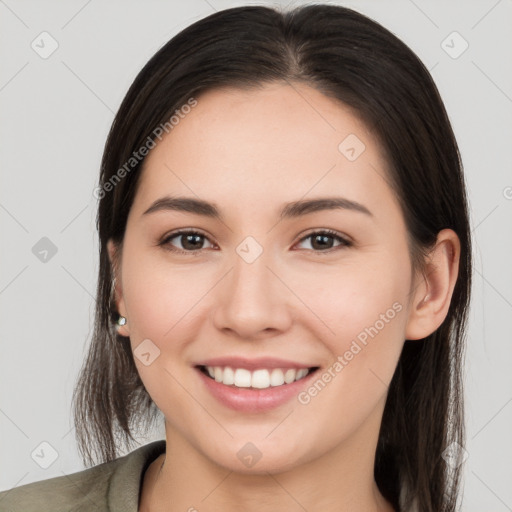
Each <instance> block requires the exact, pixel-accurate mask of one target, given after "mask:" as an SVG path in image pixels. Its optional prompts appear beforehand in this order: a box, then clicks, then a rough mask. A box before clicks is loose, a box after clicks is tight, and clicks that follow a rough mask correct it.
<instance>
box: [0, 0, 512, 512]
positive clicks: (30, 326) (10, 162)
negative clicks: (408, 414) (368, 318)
mask: <svg viewBox="0 0 512 512" xmlns="http://www.w3.org/2000/svg"><path fill="white" fill-rule="evenodd" d="M243 3H244V2H234V1H227V0H222V1H221V0H208V1H206V0H193V1H187V2H181V3H179V4H178V2H175V3H172V2H163V1H154V0H153V1H144V2H142V1H125V0H123V1H108V2H107V1H104V2H99V1H97V0H96V1H94V0H89V1H87V0H72V1H66V2H56V1H44V2H42V1H35V0H33V1H18V2H15V1H14V0H5V1H4V0H0V38H1V40H0V52H1V62H2V66H1V70H0V105H1V123H0V130H1V132H0V145H1V155H2V165H1V175H0V176H1V185H0V223H1V228H2V231H1V233H2V235H1V240H2V243H1V244H0V257H1V266H0V315H1V318H0V332H1V343H2V356H1V358H0V379H1V381H0V383H1V386H0V393H1V395H0V432H1V435H0V465H1V466H0V489H2V490H4V489H8V488H11V487H14V486H17V485H22V484H26V483H30V482H33V481H37V480H42V479H47V478H51V477H55V476H61V475H63V474H69V473H72V472H75V471H79V470H81V469H83V465H82V463H81V461H80V459H79V457H78V452H77V450H76V447H75V439H74V430H73V428H72V417H71V413H70V411H71V410H70V404H71V394H72V390H73V386H74V383H75V380H76V376H77V372H78V369H79V367H80V365H81V362H82V359H83V358H84V355H85V349H86V347H87V345H88V342H89V338H90V334H91V327H92V321H93V311H94V302H95V299H94V293H95V286H96V275H97V271H98V262H97V249H98V242H97V239H96V232H95V225H94V221H95V215H96V205H97V201H96V199H95V198H94V197H93V195H92V192H93V189H94V187H95V185H96V181H97V177H98V172H99V163H100V158H101V154H102V149H103V145H104V142H105V138H106V136H107V133H108V130H109V127H110V124H111V122H112V120H113V115H114V112H115V111H116V110H117V108H118V106H119V104H120V102H121V100H122V98H123V96H124V94H125V92H126V90H127V88H128V87H129V85H130V84H131V82H132V80H133V79H134V78H135V75H136V74H137V73H138V71H139V70H140V69H141V68H142V66H143V65H144V64H145V63H146V61H147V60H148V59H149V58H150V57H151V56H152V55H153V54H154V53H155V52H156V51H157V50H158V49H159V48H160V47H161V46H162V45H163V44H164V43H165V42H167V41H168V40H169V39H170V38H171V37H172V36H173V35H174V34H176V33H177V32H178V31H180V30H181V29H183V28H184V27H186V26H187V25H189V24H191V23H192V22H194V21H196V20H198V19H200V18H202V17H204V16H206V15H209V14H211V13H213V12H214V10H221V9H225V8H228V7H234V6H238V5H242V4H243ZM249 3H250V2H245V4H249ZM299 3H303V2H294V3H293V2H292V5H298V4H299ZM330 3H339V4H341V5H346V6H348V7H353V8H355V9H356V10H359V11H360V12H362V13H364V14H366V15H368V16H370V17H372V18H374V19H375V20H377V21H379V22H380V23H382V24H383V25H384V26H385V27H387V28H388V29H390V30H391V31H392V32H394V33H395V34H396V35H397V36H398V37H400V38H401V39H402V40H403V41H405V42H406V43H407V44H408V45H409V46H410V47H411V48H412V49H413V50H414V51H415V52H416V53H417V54H418V55H419V57H420V58H421V59H422V60H423V62H424V63H425V64H426V66H427V67H428V68H429V69H430V70H431V72H432V75H433V77H434V80H435V81H436V83H437V85H438V87H439V89H440V92H441V95H442V97H443V99H444V101H445V104H446V107H447V110H448V113H449V115H450V119H451V121H452V123H453V127H454V130H455V133H456V136H457V139H458V142H459V144H460V149H461V153H462V157H463V162H464V165H465V171H466V177H467V178H466V179H467V184H468V188H469V197H470V201H471V220H472V226H473V235H474V242H475V251H474V256H475V274H474V287H473V291H474V299H473V304H472V308H471V313H470V324H469V335H468V349H467V366H466V394H467V401H466V407H467V445H466V446H465V447H464V448H465V449H466V451H467V454H468V457H467V460H466V462H465V466H464V475H465V476H464V480H465V481H464V484H465V485H464V500H463V507H462V510H464V511H475V512H477V511H478V512H481V511H482V510H486V511H487V510H493V512H501V511H507V510H512V487H511V485H510V482H512V437H511V431H512V429H511V426H512V403H511V402H512V372H511V371H510V368H511V367H512V348H511V340H510V334H509V333H510V327H511V325H510V323H511V322H510V319H511V318H512V315H511V312H512V291H511V290H512V270H511V266H510V254H511V249H512V247H511V246H512V230H511V229H510V226H511V222H510V221H511V219H512V169H511V160H512V157H511V151H510V148H511V142H512V123H511V119H512V85H511V84H512V80H511V79H512V58H511V57H512V1H511V0H499V1H496V0H481V1H464V2H463V1H462V0H461V1H457V2H455V1H453V2H446V1H429V2H427V1H420V0H414V1H413V0H395V1H390V0H386V1H353V2H330ZM254 4H267V5H283V6H284V5H286V4H287V2H282V3H279V2H272V3H271V2H254ZM43 31H47V32H48V33H49V34H50V35H51V37H52V38H53V39H54V40H56V41H57V43H58V48H57V50H56V51H55V52H54V53H53V54H52V55H50V56H49V57H48V58H46V59H44V58H42V57H41V56H40V53H37V52H36V51H35V50H34V49H33V48H32V47H31V44H32V42H33V41H35V43H34V45H35V44H39V47H40V48H38V51H39V52H41V51H43V49H42V48H41V47H42V45H43V43H41V37H39V35H40V34H41V32H43ZM453 31H457V32H458V33H459V34H460V35H461V36H462V38H463V39H464V40H465V41H467V43H468V44H469V47H468V48H467V50H466V51H464V52H463V53H462V54H461V55H457V58H453V57H454V55H456V54H458V53H459V52H460V51H461V50H462V49H463V48H464V46H463V45H464V41H463V40H462V39H460V38H458V36H456V35H455V36H453V35H451V36H450V34H452V32H453ZM448 36H450V37H448ZM44 37H46V38H47V39H45V42H44V48H45V50H46V51H47V50H48V49H50V48H51V46H50V44H51V40H50V39H48V36H44ZM447 37H448V39H447ZM443 41H445V43H443ZM450 47H451V48H450ZM447 51H448V52H451V53H452V55H451V56H450V55H449V54H448V53H447ZM43 237H47V238H48V239H49V240H51V242H52V244H54V245H55V247H56V249H57V252H56V253H55V254H52V252H51V251H50V252H49V253H48V254H47V255H46V262H44V261H41V259H40V258H42V257H43V256H42V254H41V253H40V254H38V253H37V250H36V249H37V248H39V250H41V247H44V246H45V244H46V245H48V241H42V242H41V241H40V240H41V238H43ZM36 244H42V245H41V247H40V246H39V245H36ZM34 246H36V249H34V250H33V247H34ZM34 253H36V254H34ZM164 437H165V434H164V431H163V430H161V431H157V432H151V433H149V434H148V435H147V436H144V437H143V436H141V437H140V443H141V444H145V443H147V442H150V441H152V440H154V439H161V438H164ZM43 442H46V443H49V444H50V445H51V446H52V447H53V449H54V450H55V451H56V455H57V458H56V459H55V460H54V461H53V463H52V464H51V465H50V466H49V467H48V468H47V469H44V468H42V467H41V464H43V465H44V464H49V462H51V458H48V457H51V455H52V454H53V452H52V449H51V448H49V447H48V446H47V445H42V446H41V443H43ZM41 449H43V451H44V452H45V454H46V455H45V457H46V458H47V459H46V461H45V460H43V459H44V458H43V459H38V458H37V457H36V456H35V455H34V456H32V455H31V454H34V453H41Z"/></svg>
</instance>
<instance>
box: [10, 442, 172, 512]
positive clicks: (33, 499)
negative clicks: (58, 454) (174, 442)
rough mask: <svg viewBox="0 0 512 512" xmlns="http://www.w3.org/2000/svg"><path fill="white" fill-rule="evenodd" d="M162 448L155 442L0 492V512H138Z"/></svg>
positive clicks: (160, 443) (162, 451) (163, 446)
mask: <svg viewBox="0 0 512 512" xmlns="http://www.w3.org/2000/svg"><path fill="white" fill-rule="evenodd" d="M165 444H166V443H165V441H164V440H160V441H154V442H152V443H149V444H146V445H144V446H141V447H140V448H137V449H136V450H134V451H132V452H131V453H129V454H128V455H125V456H124V457H119V458H117V459H115V460H113V461H111V462H105V463H103V464H98V465H97V466H93V467H91V468H88V469H85V470H83V471H78V472H76V473H72V474H70V475H64V476H58V477H55V478H49V479H47V480H41V481H39V482H32V483H30V484H26V485H21V486H19V487H14V488H12V489H10V490H7V491H3V492H0V511H1V512H86V511H87V512H103V511H109V512H138V508H139V498H140V493H141V486H142V481H143V477H144V472H145V471H146V469H147V468H148V466H149V465H150V464H151V463H152V462H153V461H154V460H155V459H156V458H157V457H158V456H159V455H160V454H162V453H164V452H165Z"/></svg>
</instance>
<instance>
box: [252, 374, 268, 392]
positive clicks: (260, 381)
mask: <svg viewBox="0 0 512 512" xmlns="http://www.w3.org/2000/svg"><path fill="white" fill-rule="evenodd" d="M251 386H252V387H253V388H258V389H265V388H269V387H270V374H269V373H268V370H256V371H255V372H253V373H252V379H251Z"/></svg>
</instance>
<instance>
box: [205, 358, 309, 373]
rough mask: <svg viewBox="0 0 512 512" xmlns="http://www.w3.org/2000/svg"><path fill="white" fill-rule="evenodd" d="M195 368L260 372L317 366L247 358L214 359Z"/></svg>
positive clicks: (275, 359)
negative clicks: (237, 369)
mask: <svg viewBox="0 0 512 512" xmlns="http://www.w3.org/2000/svg"><path fill="white" fill-rule="evenodd" d="M195 366H222V367H225V366H229V367H231V368H245V369H246V370H258V369H263V368H297V369H300V368H305V369H309V368H313V367H315V365H311V364H303V363H299V362H297V361H290V360H286V359H278V358H275V357H258V358H254V359H250V358H246V357H214V358H212V359H205V360H203V361H199V362H198V363H196V364H195Z"/></svg>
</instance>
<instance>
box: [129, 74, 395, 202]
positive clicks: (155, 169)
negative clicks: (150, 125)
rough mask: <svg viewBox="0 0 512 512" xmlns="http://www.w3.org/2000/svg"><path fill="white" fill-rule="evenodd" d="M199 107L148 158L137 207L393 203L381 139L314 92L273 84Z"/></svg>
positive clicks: (229, 93) (219, 96) (205, 100)
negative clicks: (174, 202)
mask: <svg viewBox="0 0 512 512" xmlns="http://www.w3.org/2000/svg"><path fill="white" fill-rule="evenodd" d="M196 99H197V105H196V106H195V107H193V108H192V109H190V110H189V113H188V114H184V115H182V116H180V120H179V122H178V123H177V124H176V125H175V126H174V127H173V128H172V130H171V131H170V132H169V133H168V134H167V135H165V136H164V137H163V139H162V140H161V141H160V142H158V143H157V145H156V147H155V148H154V149H152V150H151V151H150V153H149V154H148V156H147V157H146V159H145V162H144V169H143V171H142V176H141V177H140V183H139V193H138V194H137V195H138V197H137V199H136V202H139V203H144V204H147V203H148V202H149V201H152V200H154V199H155V198H156V196H157V195H163V194H164V193H166V192H177V193H183V194H186V195H191V193H192V194H194V195H198V196H201V197H202V198H205V199H207V198H209V199H213V200H215V201H220V202H223V201H228V202H231V203H232V204H235V203H234V201H235V200H236V199H237V198H238V199H242V198H243V201H244V202H245V205H246V206H248V204H249V203H250V204H259V205H260V206H264V205H267V206H269V207H271V204H272V203H273V202H274V201H276V200H279V201H285V200H295V199H298V198H300V197H302V196H304V195H305V194H313V195H315V194H325V193H329V194H333V193H336V192H338V193H340V194H343V195H348V196H352V198H353V199H354V200H359V201H361V200H363V199H364V198H368V199H371V200H375V199H377V196H382V195H383V194H384V195H385V194H388V195H391V194H392V191H391V190H390V189H389V187H388V185H387V183H386V179H385V176H386V169H385V168H386V162H385V160H384V158H383V156H382V153H381V151H380V148H379V144H378V141H377V139H376V137H375V136H374V135H373V134H372V133H371V131H370V130H369V129H368V127H367V126H366V125H365V124H364V123H363V122H362V121H361V120H360V119H359V118H358V117H357V115H356V114H355V113H353V111H352V109H350V108H349V107H348V106H346V105H344V104H343V103H341V102H339V101H337V100H335V99H331V98H329V97H327V96H325V95H324V94H322V93H321V92H319V91H317V90H316V89H313V88H311V87H309V86H306V85H304V84H293V85H292V84H286V83H284V84H283V83H272V84H266V85H264V86H262V87H259V88H251V89H249V90H241V89H235V88H222V89H216V90H211V91H208V92H206V93H203V94H202V95H200V96H199V97H197V98H196ZM187 110H188V109H187ZM354 157H355V158H354ZM383 178H384V179H383ZM386 189H387V190H386ZM372 196H373V197H372ZM381 199H382V198H381ZM144 204H141V206H140V207H141V208H142V207H143V206H144Z"/></svg>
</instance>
